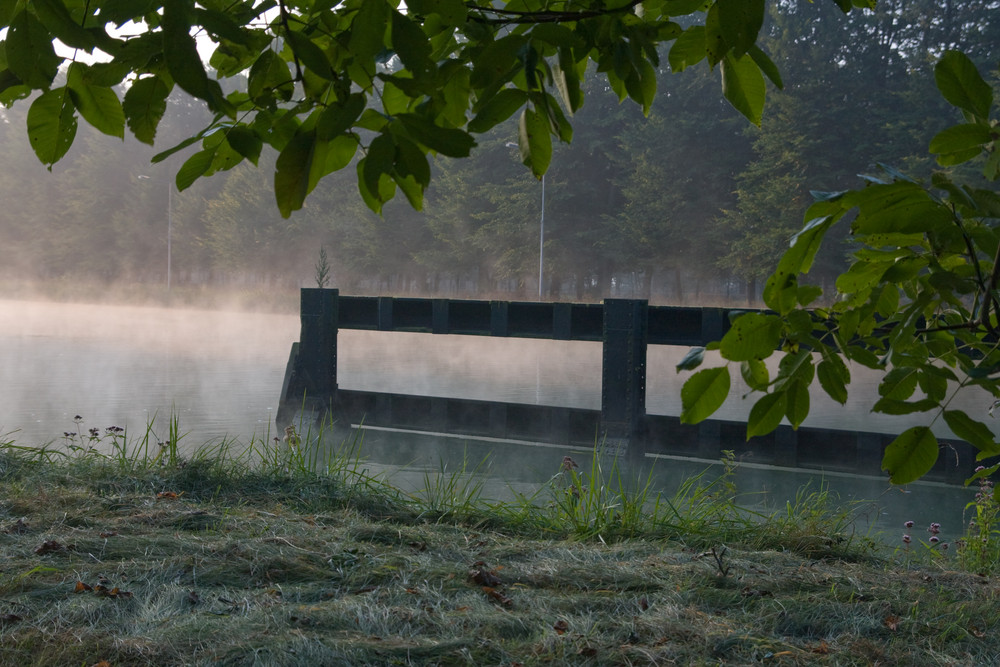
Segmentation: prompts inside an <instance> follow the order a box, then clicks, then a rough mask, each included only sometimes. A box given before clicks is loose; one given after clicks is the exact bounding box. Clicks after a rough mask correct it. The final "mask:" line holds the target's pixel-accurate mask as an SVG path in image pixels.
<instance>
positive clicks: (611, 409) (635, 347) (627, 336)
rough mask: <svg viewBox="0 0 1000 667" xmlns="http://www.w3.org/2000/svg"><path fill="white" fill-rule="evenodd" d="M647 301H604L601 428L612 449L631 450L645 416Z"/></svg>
mask: <svg viewBox="0 0 1000 667" xmlns="http://www.w3.org/2000/svg"><path fill="white" fill-rule="evenodd" d="M648 323H649V317H648V304H647V302H646V301H644V300H638V299H605V300H604V343H603V344H604V354H603V369H602V373H601V431H602V432H603V433H604V437H605V444H606V445H607V446H608V449H609V450H611V451H617V452H619V453H621V452H623V451H628V449H629V442H630V441H631V440H632V439H633V438H635V436H637V435H638V434H639V432H640V430H641V429H642V426H643V421H644V419H645V416H646V340H647V333H648Z"/></svg>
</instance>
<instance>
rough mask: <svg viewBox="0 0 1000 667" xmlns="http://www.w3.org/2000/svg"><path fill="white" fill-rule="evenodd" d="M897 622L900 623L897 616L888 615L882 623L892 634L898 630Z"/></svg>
mask: <svg viewBox="0 0 1000 667" xmlns="http://www.w3.org/2000/svg"><path fill="white" fill-rule="evenodd" d="M899 621H900V618H899V616H896V615H895V614H889V615H888V616H886V617H885V620H884V621H882V622H883V623H884V624H885V627H887V628H889V630H891V631H892V632H895V631H896V630H897V629H898V628H899Z"/></svg>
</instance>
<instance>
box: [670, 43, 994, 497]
mask: <svg viewBox="0 0 1000 667" xmlns="http://www.w3.org/2000/svg"><path fill="white" fill-rule="evenodd" d="M935 74H936V77H935V78H936V81H937V83H938V86H939V88H940V90H941V93H942V94H943V95H944V97H945V98H946V99H947V100H948V101H949V102H950V103H952V104H953V105H955V106H956V107H958V108H959V109H960V110H961V111H962V114H963V117H964V120H965V122H964V123H962V124H960V125H956V126H954V127H952V128H949V129H946V130H944V131H942V132H939V133H938V134H937V135H936V136H935V138H934V140H933V141H932V143H931V150H932V151H934V152H935V153H937V154H938V163H939V164H940V165H941V166H951V165H955V164H959V163H963V162H966V161H969V160H971V159H973V158H977V157H980V156H981V157H982V158H984V160H983V162H984V165H985V166H984V168H983V174H984V175H985V176H986V177H987V178H988V179H990V180H991V181H994V182H995V181H996V180H998V178H1000V173H998V171H997V164H998V163H997V159H998V158H997V154H998V151H997V139H998V138H1000V131H998V129H997V120H996V118H995V117H994V118H991V117H990V115H991V114H994V115H995V113H996V109H995V108H994V107H993V95H992V89H991V88H990V86H989V85H988V84H987V83H986V81H985V80H984V79H983V78H982V76H981V75H980V74H979V72H978V71H977V69H976V67H975V65H974V64H973V63H972V62H971V60H970V59H969V58H968V57H967V56H965V55H964V54H962V53H960V52H957V51H949V52H946V53H945V54H944V55H943V56H942V57H941V59H940V60H939V62H938V64H937V67H936V68H935ZM814 198H815V201H814V202H813V204H812V205H811V206H810V207H809V208H808V210H807V211H806V213H805V219H806V221H807V222H806V225H805V227H804V228H803V229H802V231H800V232H799V233H798V234H796V235H795V236H794V237H793V238H792V241H791V244H790V246H789V248H788V249H787V250H786V251H785V252H784V255H783V256H782V258H781V260H780V261H779V263H778V267H777V270H776V271H775V272H774V273H773V274H772V275H771V277H770V278H769V279H768V282H767V286H766V287H765V289H764V300H765V303H766V305H767V306H768V307H769V308H770V309H771V311H773V313H772V314H762V313H749V314H745V315H743V316H741V317H739V318H738V319H736V321H735V322H734V323H733V327H732V329H731V330H730V332H729V333H728V334H727V335H726V337H725V338H723V340H722V341H721V343H720V344H719V345H718V349H719V352H720V354H721V355H722V357H723V358H724V359H726V360H728V361H729V362H730V363H734V362H742V363H748V362H754V361H759V360H763V359H765V358H767V357H769V356H771V354H774V353H775V352H776V351H778V350H781V352H782V354H781V359H780V362H779V371H778V375H777V376H776V377H775V378H774V379H773V380H770V381H767V380H755V381H753V382H750V381H748V384H750V386H751V389H752V390H754V391H757V392H761V393H762V394H763V395H762V396H761V397H760V398H759V399H758V400H757V402H756V404H755V405H754V406H753V408H752V410H751V412H750V419H749V423H748V428H747V435H748V437H750V436H753V435H761V434H764V433H768V432H770V431H772V430H774V429H775V428H776V427H777V426H778V424H779V423H780V421H781V419H782V417H784V418H785V419H787V420H788V422H789V423H791V425H792V426H793V427H797V426H798V425H799V424H801V423H802V421H803V420H804V419H805V417H806V416H807V414H808V410H809V407H808V401H809V393H808V388H809V386H810V385H811V384H812V382H813V379H814V377H818V378H819V381H820V386H821V387H822V389H823V390H824V391H825V392H826V393H827V394H828V395H829V396H830V397H831V398H833V399H834V400H836V401H838V402H841V403H843V402H844V401H845V400H846V398H847V385H848V383H849V382H850V371H849V367H848V365H847V364H848V363H849V362H853V363H857V364H860V365H862V366H866V367H868V368H872V369H876V370H878V371H880V372H881V373H882V379H881V382H880V384H879V388H878V393H879V399H878V400H877V402H876V403H875V404H874V406H873V407H872V410H873V411H874V412H880V413H883V414H890V415H908V414H918V413H926V414H927V416H928V422H927V423H926V424H925V425H919V426H914V427H912V428H909V429H907V430H906V431H904V432H903V433H901V434H900V435H899V436H898V437H897V438H896V439H895V440H894V441H893V442H892V443H891V444H890V445H889V447H888V448H887V449H886V451H885V455H884V458H883V461H882V468H883V470H885V471H887V472H888V473H889V476H890V479H891V480H892V482H893V483H896V484H905V483H908V482H912V481H914V480H917V479H919V478H920V477H922V476H923V475H925V474H926V473H927V472H928V471H929V470H930V469H931V468H932V467H933V466H934V464H935V462H936V461H937V458H938V450H939V443H938V440H937V437H936V436H935V435H934V433H933V432H932V430H931V426H932V425H934V423H935V422H936V421H937V420H938V419H939V418H940V419H942V420H943V421H944V422H945V423H946V424H947V426H948V427H949V428H950V429H951V430H952V431H953V433H954V434H955V435H957V436H958V437H960V438H962V439H964V440H966V441H967V442H969V443H970V444H971V445H972V446H973V447H975V448H976V449H977V450H978V452H979V453H978V457H979V459H985V458H989V457H993V456H997V455H1000V443H998V442H997V440H996V437H995V436H994V435H993V432H992V431H991V429H990V428H989V427H988V426H987V425H986V424H984V423H982V422H980V421H978V420H976V419H974V418H973V417H972V416H970V415H968V414H967V413H966V412H964V411H962V410H958V409H954V408H953V407H949V406H951V405H952V401H953V399H954V397H955V395H956V393H957V392H959V391H961V390H963V389H966V388H976V389H979V390H985V391H986V392H989V393H990V394H992V395H993V396H994V397H997V396H1000V377H998V373H1000V345H998V343H1000V337H998V334H1000V291H998V279H1000V231H998V229H997V224H996V223H997V220H998V219H1000V195H998V194H997V192H996V190H995V188H982V187H977V186H975V185H973V184H970V183H963V182H960V181H958V180H955V179H953V178H952V177H951V176H950V175H949V174H948V173H947V172H938V173H935V174H934V175H933V177H932V178H931V179H930V182H923V181H919V180H916V179H914V178H911V177H909V176H907V175H905V174H903V173H902V172H900V171H899V170H897V169H894V168H892V167H889V166H887V165H880V172H879V173H878V174H875V175H870V176H866V177H865V185H864V186H862V187H861V188H857V189H851V190H844V191H839V192H823V193H814ZM841 220H844V221H849V223H850V230H851V241H852V243H853V244H854V246H855V247H856V250H855V251H854V252H853V255H852V261H851V265H850V267H849V268H848V270H847V271H845V272H844V273H842V274H841V275H840V276H839V278H838V279H837V282H836V287H837V290H838V295H837V296H838V298H837V300H836V301H835V302H834V303H833V304H832V305H831V306H829V307H824V308H816V309H807V307H808V306H810V305H811V304H812V303H814V302H815V301H816V299H818V298H819V296H820V295H821V294H822V290H820V289H819V288H816V287H808V286H802V285H800V283H799V281H800V279H801V277H802V276H803V274H805V273H807V272H808V271H809V270H810V268H811V266H812V263H813V260H814V258H815V256H816V252H817V249H818V247H819V245H820V243H821V242H822V240H823V239H824V237H825V235H826V234H827V232H829V230H830V229H831V228H832V227H833V225H834V224H835V223H836V222H838V221H841ZM817 359H818V360H820V361H819V364H818V367H815V368H814V366H815V361H816V360H817ZM694 365H695V364H694V363H691V360H688V361H687V362H686V363H685V364H684V366H685V368H690V367H693V366H694ZM723 373H725V374H726V376H727V377H728V368H727V367H721V368H714V369H706V370H700V371H698V372H697V373H695V374H694V375H693V376H692V377H691V378H690V379H689V380H688V381H687V382H686V383H685V385H684V390H683V392H682V396H686V397H687V400H685V403H684V411H685V415H686V416H687V420H688V421H699V420H701V419H704V418H706V417H708V416H709V415H710V414H712V413H713V412H714V411H715V410H716V409H717V408H718V407H719V405H721V403H722V400H723V399H724V398H725V396H722V397H721V398H720V395H719V393H720V392H719V391H708V390H707V389H706V386H707V384H706V381H705V380H706V378H708V377H712V378H718V377H721V375H722V374H723ZM716 386H721V383H720V382H713V383H712V387H713V389H714V388H715V387H716Z"/></svg>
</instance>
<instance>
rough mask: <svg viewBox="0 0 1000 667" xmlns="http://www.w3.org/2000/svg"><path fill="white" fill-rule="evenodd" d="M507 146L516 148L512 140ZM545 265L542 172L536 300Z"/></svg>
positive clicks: (540, 296) (540, 297)
mask: <svg viewBox="0 0 1000 667" xmlns="http://www.w3.org/2000/svg"><path fill="white" fill-rule="evenodd" d="M504 146H506V147H507V148H518V145H517V144H515V143H514V142H513V141H508V142H507V143H506V144H504ZM544 267H545V174H542V216H541V221H540V225H539V230H538V300H539V301H541V300H542V270H543V269H544Z"/></svg>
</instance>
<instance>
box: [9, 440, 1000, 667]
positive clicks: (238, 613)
mask: <svg viewBox="0 0 1000 667" xmlns="http://www.w3.org/2000/svg"><path fill="white" fill-rule="evenodd" d="M176 436H177V429H176V425H174V427H173V428H172V429H171V437H170V439H169V440H168V442H167V443H166V444H165V445H164V446H162V447H160V446H157V445H155V444H151V443H150V442H148V437H147V438H146V439H140V441H139V442H138V443H136V444H134V445H129V444H126V441H125V437H124V435H123V434H114V433H112V434H107V435H105V436H101V442H100V443H99V444H101V445H104V448H103V449H102V450H101V451H102V452H103V453H96V452H97V450H93V449H89V447H88V445H89V444H91V443H88V442H82V441H81V442H80V443H79V445H80V448H79V449H76V450H73V451H68V452H64V453H57V452H54V451H45V450H38V449H22V448H18V447H17V446H16V444H14V443H7V444H6V445H5V446H3V447H2V448H0V553H2V554H3V559H2V561H0V664H2V665H99V664H107V665H437V664H440V665H666V664H681V665H702V664H703V665H714V664H728V665H744V664H746V665H750V664H774V665H806V664H808V665H814V664H816V665H824V664H826V665H872V664H881V665H991V664H996V662H997V661H998V659H1000V645H998V644H997V642H996V641H995V639H994V638H995V636H996V633H997V632H998V630H1000V606H998V605H997V604H996V602H997V595H998V592H1000V587H998V586H997V582H996V581H995V580H994V578H993V577H992V576H987V575H984V574H980V573H977V570H979V571H981V572H991V571H992V565H991V563H992V561H990V560H989V557H988V556H989V554H988V553H987V552H985V551H984V552H983V553H982V554H980V555H981V558H980V560H978V561H975V560H973V559H972V558H971V552H970V551H967V552H966V555H965V556H964V559H959V558H957V557H956V556H954V555H952V556H948V557H945V556H943V555H942V553H941V551H940V549H937V548H934V547H933V546H926V545H921V544H920V543H919V540H916V539H914V540H913V543H912V544H910V545H908V546H907V547H906V548H905V549H902V548H901V549H896V550H892V549H887V548H885V547H880V546H879V545H878V543H877V542H875V541H873V540H870V539H866V538H861V537H858V536H855V535H853V534H852V533H851V523H850V519H851V515H850V508H847V509H844V508H840V507H837V505H836V503H835V502H834V501H833V499H831V498H830V497H829V496H828V495H827V494H826V493H824V492H823V491H822V490H814V491H812V492H810V491H808V490H806V491H803V493H801V494H800V495H799V497H798V498H797V499H796V501H795V502H794V503H790V504H789V505H788V506H787V507H786V508H784V509H783V510H782V511H780V512H776V513H772V514H761V513H759V512H753V511H750V510H747V509H744V508H742V507H741V505H740V503H739V495H740V490H739V489H736V488H735V487H734V485H733V482H732V479H733V476H732V475H731V474H723V475H722V476H721V477H719V478H717V479H714V480H713V481H709V480H708V479H706V478H694V479H692V480H690V481H689V482H688V483H686V484H684V485H682V487H681V488H680V489H678V490H677V491H676V492H675V493H673V494H672V495H671V496H669V497H665V496H654V495H653V494H652V493H651V490H650V487H649V484H648V483H647V482H645V481H643V480H627V479H625V478H624V477H623V476H622V475H621V474H620V473H619V471H618V469H617V467H616V466H615V465H614V462H611V461H604V462H603V463H602V462H601V459H599V458H595V461H596V463H595V464H594V465H593V466H592V467H589V468H587V469H585V470H581V469H579V468H574V467H573V465H572V462H571V461H568V460H566V461H562V462H560V461H554V462H553V477H552V479H551V480H550V482H549V483H548V484H545V485H543V486H542V488H540V489H539V491H538V493H537V494H535V495H533V496H531V497H524V496H520V497H518V498H516V499H515V500H513V501H507V502H492V501H490V500H488V499H485V498H482V497H481V496H480V493H479V490H480V484H479V482H478V481H477V478H476V477H475V475H466V474H452V475H430V474H429V475H428V476H427V477H426V484H425V485H424V487H425V488H424V489H423V490H422V491H421V492H420V493H417V494H404V493H402V492H400V491H398V490H396V489H394V488H392V487H391V486H389V485H387V484H385V483H384V482H382V481H381V480H379V479H377V478H373V477H372V476H370V475H368V474H367V472H366V468H365V465H364V462H362V461H360V460H358V459H357V458H355V457H354V456H353V455H352V451H353V450H351V449H350V448H349V449H348V450H346V451H339V452H334V453H328V454H326V455H324V456H323V458H322V459H321V460H317V458H316V457H314V456H311V455H310V454H306V453H302V452H299V450H297V449H295V448H292V449H288V448H287V447H286V446H285V445H284V444H283V443H281V442H279V441H277V440H275V441H271V442H256V443H250V445H248V446H243V447H239V448H236V447H233V446H232V445H231V444H227V443H222V444H217V445H214V446H211V447H206V448H204V449H202V450H201V451H200V452H199V454H197V455H195V456H194V457H192V458H191V459H189V460H184V459H181V458H180V457H179V455H178V453H177V450H176V447H175V445H176ZM107 445H110V448H109V447H107ZM730 465H732V463H731V462H730ZM984 544H987V546H990V544H991V543H990V540H989V536H988V537H987V542H986V543H984ZM911 547H912V548H911Z"/></svg>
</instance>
